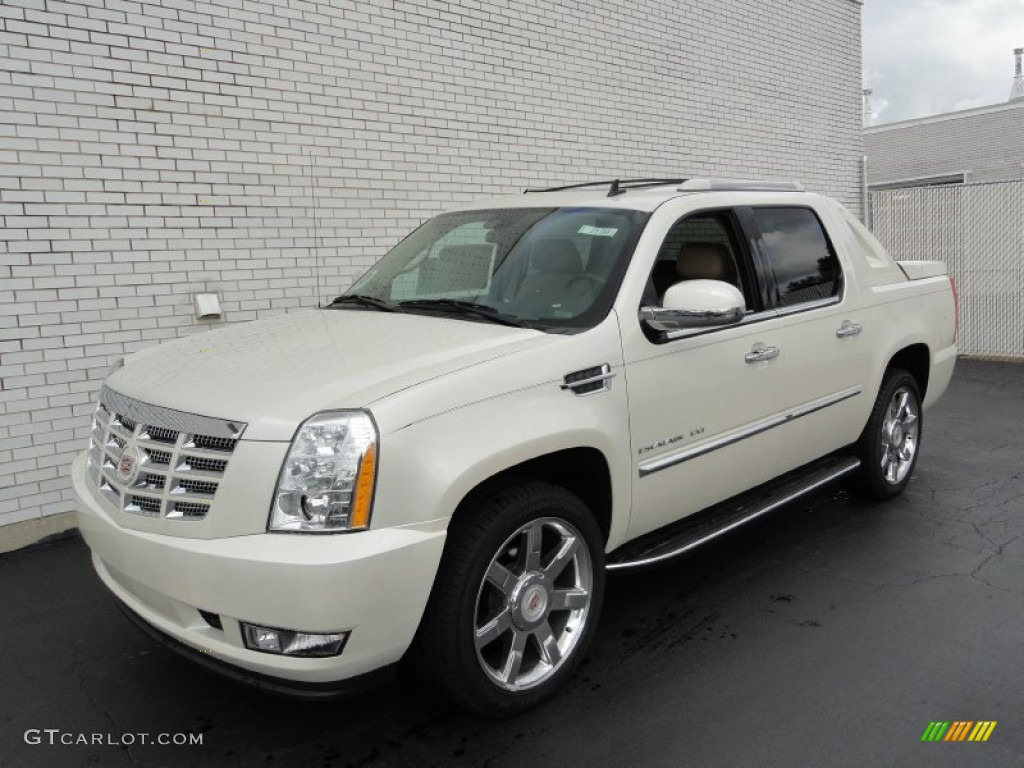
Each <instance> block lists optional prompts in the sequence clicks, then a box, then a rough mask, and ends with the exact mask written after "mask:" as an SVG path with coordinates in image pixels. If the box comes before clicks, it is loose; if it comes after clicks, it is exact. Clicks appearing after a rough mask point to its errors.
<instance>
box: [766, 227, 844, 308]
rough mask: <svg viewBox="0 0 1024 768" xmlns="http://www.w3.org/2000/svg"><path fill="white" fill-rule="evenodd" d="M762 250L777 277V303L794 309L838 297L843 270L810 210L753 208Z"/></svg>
mask: <svg viewBox="0 0 1024 768" xmlns="http://www.w3.org/2000/svg"><path fill="white" fill-rule="evenodd" d="M752 212H753V216H754V219H755V221H756V222H757V227H758V230H759V231H760V235H761V247H762V249H763V251H764V254H765V257H766V258H767V260H768V265H769V267H770V268H771V270H772V272H773V273H774V275H775V285H776V290H777V295H776V297H775V299H776V303H777V304H778V305H779V306H781V307H792V306H796V305H799V304H803V303H806V302H809V301H820V300H822V299H829V298H832V297H834V296H838V295H839V290H840V287H841V286H842V270H841V269H840V266H839V259H837V258H836V254H835V251H834V250H833V249H832V245H831V244H830V243H829V241H828V238H827V237H826V236H825V231H824V230H823V229H822V226H821V222H820V221H818V217H817V216H816V215H815V214H814V212H813V211H812V210H810V209H809V208H754V209H753V210H752Z"/></svg>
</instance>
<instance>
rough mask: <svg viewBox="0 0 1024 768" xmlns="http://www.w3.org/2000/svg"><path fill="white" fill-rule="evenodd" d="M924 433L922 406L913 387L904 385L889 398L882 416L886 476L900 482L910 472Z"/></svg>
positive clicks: (892, 480) (883, 458) (883, 474)
mask: <svg viewBox="0 0 1024 768" xmlns="http://www.w3.org/2000/svg"><path fill="white" fill-rule="evenodd" d="M919 436H920V406H919V405H918V402H917V397H916V395H915V394H914V393H913V392H912V391H911V390H910V388H909V387H905V386H904V387H900V388H899V389H897V390H896V391H895V392H894V393H893V396H892V398H891V399H890V400H889V405H888V407H887V408H886V411H885V416H884V418H883V420H882V434H881V443H882V450H881V468H882V476H883V477H884V478H885V480H886V482H887V483H889V484H891V485H898V484H899V483H901V482H902V481H903V479H904V478H905V477H906V476H907V473H908V472H910V468H911V467H912V466H913V464H914V457H915V456H916V455H917V446H918V438H919Z"/></svg>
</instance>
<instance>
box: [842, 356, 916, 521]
mask: <svg viewBox="0 0 1024 768" xmlns="http://www.w3.org/2000/svg"><path fill="white" fill-rule="evenodd" d="M921 416H922V411H921V391H920V389H919V388H918V385H917V379H915V378H914V377H913V376H911V375H910V374H909V373H907V372H906V371H904V370H903V369H901V368H890V369H889V370H888V371H886V373H885V377H884V378H883V379H882V386H881V388H880V389H879V391H878V398H877V399H876V400H875V405H874V407H873V408H872V410H871V416H870V417H869V418H868V423H867V426H865V427H864V431H863V432H862V433H861V436H860V439H859V440H858V442H857V456H858V457H859V458H860V462H861V466H860V472H859V475H858V477H857V483H856V489H857V490H858V491H859V492H860V493H861V494H862V495H863V496H866V497H868V498H870V499H876V500H879V501H881V500H884V499H891V498H892V497H894V496H897V495H899V494H900V493H902V492H903V489H904V488H906V487H907V483H908V482H910V476H911V475H912V474H913V471H914V466H915V465H916V464H917V456H918V453H919V449H920V445H921V427H922V418H921Z"/></svg>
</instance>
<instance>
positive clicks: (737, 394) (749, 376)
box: [620, 202, 784, 537]
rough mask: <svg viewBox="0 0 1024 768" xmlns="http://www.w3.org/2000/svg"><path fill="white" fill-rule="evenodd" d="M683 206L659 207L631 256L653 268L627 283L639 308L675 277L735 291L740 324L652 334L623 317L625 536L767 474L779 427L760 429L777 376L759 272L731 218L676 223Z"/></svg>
mask: <svg viewBox="0 0 1024 768" xmlns="http://www.w3.org/2000/svg"><path fill="white" fill-rule="evenodd" d="M684 204H685V203H683V202H676V203H670V204H667V205H666V206H663V207H662V209H659V210H658V211H657V212H656V213H655V215H654V216H652V218H651V221H650V223H649V224H648V229H647V232H645V235H644V239H643V240H642V241H641V243H640V246H639V247H638V252H637V254H636V256H635V258H636V259H647V260H648V261H649V263H650V264H651V265H652V266H651V269H650V277H649V279H648V281H647V284H646V285H645V286H642V287H641V286H638V285H634V286H633V290H635V291H636V292H637V295H636V297H635V298H636V306H637V309H639V307H640V305H641V304H643V305H647V306H650V305H654V306H660V300H661V296H662V295H663V294H664V292H665V290H666V289H667V288H668V287H669V286H670V285H672V284H674V283H675V282H678V281H679V280H684V279H720V280H724V281H727V282H732V283H733V284H734V285H736V286H737V287H738V288H740V290H742V292H743V294H744V297H745V299H746V302H747V311H748V315H747V317H746V318H745V320H744V321H743V322H742V323H740V324H737V325H734V326H730V327H723V328H716V329H711V330H707V329H705V330H701V331H699V332H696V333H694V332H675V334H670V333H660V334H659V333H656V332H653V331H651V330H650V329H645V328H644V327H643V326H642V325H641V322H640V320H639V317H638V315H637V313H633V314H632V315H627V314H626V313H625V312H623V313H622V316H621V317H620V324H621V327H622V338H623V353H624V358H625V375H626V382H627V387H628V393H629V408H630V433H631V441H632V451H633V463H634V472H635V474H634V479H633V512H632V516H631V519H630V529H629V535H630V536H631V537H633V536H638V535H641V534H643V533H646V532H648V531H651V530H654V529H656V528H659V527H661V526H663V525H666V524H668V523H670V522H673V521H674V520H677V519H679V518H681V517H685V516H686V515H689V514H692V513H693V512H696V511H698V510H701V509H703V508H705V507H707V506H710V505H711V504H714V503H716V502H718V501H721V500H723V499H725V498H728V497H729V496H732V495H734V494H736V493H739V492H741V491H743V490H746V489H747V488H750V487H752V486H755V485H758V484H760V483H762V482H764V481H766V480H768V479H770V478H771V477H773V476H774V475H775V474H776V473H777V472H776V468H777V466H778V456H777V445H778V442H777V441H778V434H777V433H778V430H775V429H771V428H770V426H771V422H772V419H773V417H774V418H778V416H779V415H780V413H781V412H782V410H783V407H784V372H783V367H782V361H781V360H780V359H779V357H778V356H777V355H775V354H773V350H778V349H779V346H780V341H779V338H778V337H779V334H778V331H777V330H776V328H775V325H776V323H775V321H774V317H773V315H772V314H771V313H769V312H766V311H765V306H764V303H765V300H764V297H763V296H762V294H761V290H760V285H761V278H760V277H759V272H758V267H757V265H756V264H755V262H754V260H753V259H752V257H751V247H750V244H749V243H748V242H747V241H746V240H745V239H744V237H743V236H742V235H741V230H740V228H739V226H738V222H737V218H736V214H735V213H734V212H733V211H732V210H729V209H714V210H706V211H698V212H694V213H690V214H686V215H681V214H680V213H679V209H681V208H682V206H683V205H684ZM672 205H675V206H676V211H675V213H673V211H672V210H671V207H670V206H672ZM659 233H660V234H659ZM645 249H647V251H646V253H645V252H644V250H645ZM625 289H626V290H629V289H630V288H629V286H626V287H625Z"/></svg>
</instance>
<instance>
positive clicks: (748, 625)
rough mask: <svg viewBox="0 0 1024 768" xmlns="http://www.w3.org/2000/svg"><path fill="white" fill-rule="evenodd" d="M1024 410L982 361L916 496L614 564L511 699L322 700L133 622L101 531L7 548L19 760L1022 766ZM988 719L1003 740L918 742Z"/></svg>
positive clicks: (10, 674) (971, 367)
mask: <svg viewBox="0 0 1024 768" xmlns="http://www.w3.org/2000/svg"><path fill="white" fill-rule="evenodd" d="M1022 427H1024V365H1014V364H999V363H982V362H973V361H961V362H960V363H959V365H958V368H957V372H956V375H955V377H954V380H953V383H952V385H951V388H950V391H949V392H948V394H947V395H946V397H945V398H944V399H943V400H942V401H941V402H940V404H939V405H938V406H937V407H936V408H935V409H933V410H932V411H930V412H929V413H928V414H926V417H925V422H924V430H925V431H924V443H923V448H922V453H921V456H920V459H919V462H918V466H917V470H916V473H915V477H914V479H913V480H912V482H911V484H910V486H909V487H908V489H907V491H906V493H905V494H904V495H903V496H902V497H901V498H898V499H896V500H895V501H893V502H890V503H887V504H880V505H872V504H864V503H862V502H859V501H855V500H852V499H850V498H848V496H847V494H846V493H845V492H844V491H843V490H842V489H841V488H840V487H833V488H831V489H828V490H827V491H825V492H823V493H822V494H819V495H818V496H816V497H814V498H811V499H807V500H804V501H802V502H799V503H796V504H793V505H791V506H789V507H787V508H785V509H783V510H780V511H779V512H776V513H774V514H772V515H770V516H768V517H767V518H766V519H763V520H761V521H758V522H756V523H754V524H752V525H750V526H748V527H747V528H745V529H742V530H739V531H737V532H735V533H733V534H731V535H729V536H726V537H723V538H722V539H719V540H718V541H716V542H713V543H711V544H710V545H708V546H706V547H704V548H703V549H702V550H700V551H699V552H697V553H695V554H693V555H691V556H688V557H684V558H680V559H678V560H677V561H674V562H672V563H670V564H668V565H666V566H664V567H661V568H658V569H653V570H649V571H644V572H639V573H618V574H614V575H612V576H611V577H610V579H609V586H608V594H607V597H606V602H605V608H604V613H603V615H602V618H601V626H600V627H599V633H598V638H597V642H596V643H595V645H594V648H593V650H592V652H591V655H590V657H589V658H588V659H587V660H586V661H585V664H584V666H583V667H582V669H581V670H580V671H579V673H578V674H577V676H576V678H575V680H574V681H573V682H572V683H571V684H570V685H569V687H568V689H567V690H565V691H564V692H563V693H562V694H561V695H560V696H558V697H557V698H556V699H554V700H553V701H551V702H549V703H548V704H546V705H544V706H542V707H540V708H539V709H537V710H535V711H532V712H529V713H527V714H525V715H522V716H520V717H518V718H515V719H511V720H506V721H489V720H481V719H478V718H475V717H472V716H469V715H467V714H465V713H463V712H461V711H459V710H457V709H455V708H453V707H452V706H451V705H449V704H448V703H446V702H444V701H442V700H440V699H439V698H438V697H437V696H435V695H434V694H433V693H432V691H430V690H428V689H425V688H423V687H422V686H420V685H419V684H418V683H416V682H415V681H411V680H400V681H398V682H396V683H394V684H392V685H390V686H387V687H385V688H382V689H379V690H377V691H373V692H371V693H369V694H364V695H360V696H357V697H354V698H349V699H344V700H340V701H334V702H329V703H320V704H308V703H295V702H292V701H288V700H285V699H279V698H275V697H271V696H268V695H265V694H262V693H259V692H255V691H251V690H249V689H246V688H243V687H239V686H237V685H235V684H234V683H231V682H228V681H226V680H223V679H221V678H220V677H217V676H215V675H213V674H211V673H209V672H206V671H205V670H203V669H200V668H198V667H197V666H195V665H193V664H191V663H189V662H187V661H186V660H184V659H181V658H179V657H178V656H176V655H173V654H171V653H170V652H168V651H166V650H164V649H162V648H160V647H159V646H157V645H156V644H155V643H153V642H152V641H150V640H149V639H148V638H147V637H145V636H143V635H142V634H141V633H139V632H138V631H137V630H136V629H134V628H133V627H132V626H131V625H129V624H128V622H127V621H126V620H125V619H124V618H123V617H122V616H121V615H120V613H119V612H118V611H117V609H116V608H115V607H114V604H113V602H112V599H111V598H110V597H109V596H108V595H107V593H106V590H105V589H104V588H103V587H102V586H101V584H100V583H99V581H98V579H97V578H96V576H95V575H94V573H93V572H92V568H91V565H90V563H89V557H88V551H87V549H86V547H85V546H84V544H83V543H82V542H81V541H79V540H77V539H70V540H65V541H61V542H57V543H53V544H50V545H46V546H40V547H35V548H32V549H29V550H23V551H21V552H17V553H12V554H9V555H4V556H0V606H2V608H3V614H4V621H3V629H2V630H0V632H2V635H0V637H2V642H0V647H2V649H3V653H2V655H0V690H2V691H3V695H2V697H0V765H3V766H78V765H82V766H94V765H99V766H130V765H147V766H148V765H160V766H164V765H166V766H215V765H245V766H257V765H265V766H325V767H330V766H333V767H337V768H342V767H344V766H374V767H378V766H409V767H410V768H411V767H413V766H415V768H423V767H424V766H463V765H465V766H495V767H497V766H554V765H557V766H562V767H565V768H568V767H569V766H588V767H590V766H689V765H692V766H702V767H705V768H706V767H708V766H730V767H733V766H776V765H777V766H816V767H818V766H857V767H858V768H863V766H946V765H948V766H985V767H986V768H991V767H992V766H997V767H998V766H1020V765H1024V672H1022V663H1021V649H1022V647H1024V645H1022V643H1024V640H1022V639H1024V429H1022ZM981 720H989V721H996V722H997V725H996V727H995V729H994V730H993V731H992V735H991V737H990V738H989V740H988V741H987V742H985V743H971V742H962V743H952V742H937V743H925V742H922V741H921V736H922V734H923V733H924V731H925V729H926V728H927V727H928V725H929V723H930V722H933V721H981ZM46 729H50V731H51V733H47V732H46ZM53 731H56V733H52V732H53ZM26 732H28V733H27V735H26ZM93 734H100V735H102V738H103V740H104V743H102V744H92V743H88V744H81V743H78V744H70V745H62V744H60V741H61V739H63V740H65V741H67V740H71V741H82V738H81V737H82V736H85V737H86V741H91V740H92V739H93ZM140 734H147V736H146V739H147V740H155V739H157V738H158V737H160V735H161V734H167V737H168V739H171V738H173V737H174V735H175V734H196V735H200V734H201V739H202V744H201V745H195V744H193V745H187V744H186V745H178V746H175V745H173V744H171V745H166V746H163V745H157V744H142V743H141V739H140V738H139V735H140ZM125 735H128V736H127V737H125ZM51 739H52V740H54V741H55V743H54V744H52V745H51V744H50V743H49V741H50V740H51ZM35 740H38V741H39V742H40V743H27V742H28V741H35ZM129 740H130V741H132V742H134V743H132V744H131V745H130V746H128V745H126V744H123V743H122V744H117V743H107V742H118V741H123V742H127V741H129Z"/></svg>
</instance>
